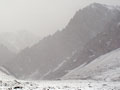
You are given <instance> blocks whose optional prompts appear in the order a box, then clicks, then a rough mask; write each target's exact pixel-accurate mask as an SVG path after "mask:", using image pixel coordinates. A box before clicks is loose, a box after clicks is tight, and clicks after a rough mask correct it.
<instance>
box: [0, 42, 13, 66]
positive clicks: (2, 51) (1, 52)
mask: <svg viewBox="0 0 120 90" xmlns="http://www.w3.org/2000/svg"><path fill="white" fill-rule="evenodd" d="M14 56H15V53H13V52H11V51H10V50H8V48H6V47H5V46H4V45H2V44H0V65H3V64H5V63H6V62H8V61H10V59H11V58H13V57H14Z"/></svg>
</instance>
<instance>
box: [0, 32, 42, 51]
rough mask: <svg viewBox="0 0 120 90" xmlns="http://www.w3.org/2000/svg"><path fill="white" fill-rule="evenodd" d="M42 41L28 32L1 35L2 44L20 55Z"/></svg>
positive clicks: (0, 41)
mask: <svg viewBox="0 0 120 90" xmlns="http://www.w3.org/2000/svg"><path fill="white" fill-rule="evenodd" d="M40 39H41V38H40V37H39V36H37V35H35V34H33V33H32V32H30V31H27V30H23V31H18V32H4V33H0V43H1V44H3V45H4V46H6V47H7V48H8V49H9V50H10V51H12V52H14V53H18V52H20V51H21V50H23V49H25V48H26V47H31V46H32V45H34V44H36V43H37V42H38V41H39V40H40Z"/></svg>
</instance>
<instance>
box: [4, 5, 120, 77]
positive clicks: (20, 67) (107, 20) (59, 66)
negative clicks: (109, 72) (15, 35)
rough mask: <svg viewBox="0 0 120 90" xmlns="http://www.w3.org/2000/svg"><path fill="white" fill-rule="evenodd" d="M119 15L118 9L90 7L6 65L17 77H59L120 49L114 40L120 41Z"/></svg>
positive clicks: (99, 6) (103, 6)
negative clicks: (64, 26) (61, 28)
mask: <svg viewBox="0 0 120 90" xmlns="http://www.w3.org/2000/svg"><path fill="white" fill-rule="evenodd" d="M119 16H120V11H119V8H118V7H112V6H106V5H101V4H97V3H94V4H91V5H89V6H88V7H86V8H84V9H82V10H79V11H78V12H77V13H76V14H75V16H74V17H73V18H72V19H71V20H70V22H69V23H68V25H67V26H66V28H64V29H63V30H62V31H58V32H56V33H55V34H54V35H52V36H48V37H46V38H44V39H43V40H41V41H40V42H39V43H38V44H36V45H34V46H32V47H31V48H26V49H24V50H23V51H22V52H21V53H19V54H18V55H17V56H16V57H15V58H14V59H13V60H12V62H9V63H7V64H6V65H5V66H6V67H7V68H9V69H10V71H11V72H12V73H14V74H15V75H16V76H17V77H18V78H23V79H26V78H30V79H56V78H60V77H62V76H64V75H65V74H67V73H68V72H69V71H70V70H72V69H74V68H76V67H78V66H80V65H82V64H83V63H89V62H91V61H92V60H93V59H95V58H97V57H98V56H100V55H102V54H105V53H107V52H109V51H111V50H114V49H116V48H119V45H118V44H119V42H117V41H114V40H115V39H116V38H117V40H118V39H119V29H120V25H119V22H120V20H119ZM114 31H115V32H114ZM104 32H105V33H104ZM108 32H109V33H108ZM106 34H107V35H106ZM116 34H117V35H116ZM114 36H116V37H115V38H113V37H114ZM101 37H102V38H101ZM106 37H107V38H106ZM111 39H112V40H113V41H112V42H111V41H110V40H111ZM100 40H101V41H100ZM106 41H108V42H107V43H106ZM111 43H113V44H111ZM114 43H115V44H114ZM106 44H107V45H111V46H110V47H109V46H107V45H106ZM101 45H102V46H101ZM94 49H95V51H96V53H95V55H94ZM104 49H105V50H104ZM13 65H14V67H15V68H14V67H13Z"/></svg>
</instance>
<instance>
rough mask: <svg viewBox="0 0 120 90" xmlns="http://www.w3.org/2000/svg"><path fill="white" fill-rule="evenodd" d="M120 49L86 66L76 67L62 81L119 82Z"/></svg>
mask: <svg viewBox="0 0 120 90" xmlns="http://www.w3.org/2000/svg"><path fill="white" fill-rule="evenodd" d="M119 73H120V49H117V50H115V51H112V52H110V53H108V54H105V55H103V56H101V57H99V58H97V59H95V60H94V61H92V62H91V63H89V64H88V65H86V66H83V67H78V68H76V69H74V70H72V71H71V72H70V73H68V74H67V75H65V76H64V77H63V79H95V80H107V81H108V80H109V81H111V80H112V81H119V80H120V74H119Z"/></svg>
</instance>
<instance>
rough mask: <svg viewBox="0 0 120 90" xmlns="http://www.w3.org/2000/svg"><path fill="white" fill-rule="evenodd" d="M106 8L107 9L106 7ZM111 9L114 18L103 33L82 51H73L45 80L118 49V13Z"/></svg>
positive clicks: (119, 29)
mask: <svg viewBox="0 0 120 90" xmlns="http://www.w3.org/2000/svg"><path fill="white" fill-rule="evenodd" d="M106 7H107V8H108V6H106ZM109 8H110V7H109ZM111 8H112V11H111V12H114V14H115V12H116V16H115V17H114V18H113V19H112V20H111V21H110V22H109V23H107V24H106V25H105V27H104V31H103V32H101V33H99V34H97V36H96V37H94V38H93V39H91V40H90V41H89V42H88V43H87V44H86V45H84V48H83V49H82V50H80V49H77V50H75V51H73V52H72V55H71V56H70V57H69V60H65V61H64V63H62V65H60V66H58V67H57V68H56V69H55V70H54V71H53V72H52V73H49V75H47V76H46V77H45V79H46V78H47V79H55V78H56V79H57V78H60V77H61V76H63V75H65V74H66V73H68V72H70V71H71V70H72V69H74V68H76V67H79V66H80V65H85V64H88V63H89V62H91V61H92V60H94V59H96V58H97V57H99V56H101V55H104V54H105V53H108V52H110V51H112V50H115V49H117V48H120V46H119V45H120V41H119V40H120V37H119V35H120V24H119V23H120V11H119V9H118V8H117V7H111ZM110 10H111V9H110ZM108 16H109V15H108Z"/></svg>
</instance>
